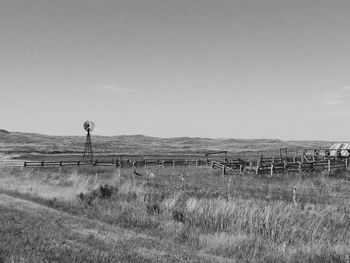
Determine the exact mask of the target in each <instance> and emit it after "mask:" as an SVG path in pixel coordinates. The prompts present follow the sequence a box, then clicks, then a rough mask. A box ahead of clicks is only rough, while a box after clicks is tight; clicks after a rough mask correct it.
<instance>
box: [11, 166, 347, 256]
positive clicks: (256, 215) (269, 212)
mask: <svg viewBox="0 0 350 263" xmlns="http://www.w3.org/2000/svg"><path fill="white" fill-rule="evenodd" d="M145 169H147V171H148V173H151V172H152V173H154V174H155V178H153V179H148V178H147V177H146V178H145V179H141V178H138V177H136V178H135V176H133V175H132V173H131V171H130V170H108V171H107V170H106V171H105V172H103V171H98V172H97V173H98V176H97V180H96V173H95V171H93V172H91V171H90V172H89V173H87V174H84V172H82V171H78V170H73V171H72V170H68V168H67V170H66V171H61V176H58V177H57V171H56V172H55V171H51V172H50V171H46V172H44V171H42V170H35V171H31V172H30V173H29V175H28V171H23V172H20V175H19V174H18V173H19V172H18V171H17V175H16V178H20V179H21V180H24V178H26V179H25V180H28V181H33V180H34V178H36V179H35V180H37V181H36V184H37V185H38V183H39V182H43V180H45V183H44V184H43V187H46V186H47V185H49V186H52V184H53V183H54V182H56V183H55V185H54V188H56V192H59V191H62V189H69V190H67V193H68V192H70V193H72V195H71V197H70V198H71V199H70V205H69V209H67V206H68V205H67V200H68V199H62V200H63V202H61V203H60V202H58V201H59V198H60V195H58V197H56V198H58V199H57V202H56V204H55V206H56V208H57V209H66V210H69V211H71V212H73V213H78V214H81V215H84V216H87V217H89V218H96V219H98V220H100V221H104V222H107V223H108V224H112V225H119V226H123V227H127V228H131V229H135V230H137V231H140V232H143V233H146V234H149V235H153V236H155V237H157V238H162V239H165V240H167V241H169V242H174V243H177V244H179V243H181V244H187V245H188V246H190V247H192V248H193V249H194V250H196V251H198V252H201V251H202V252H205V253H209V254H212V255H220V256H223V257H228V258H234V259H238V260H239V261H242V262H349V257H350V252H349V250H348V248H349V241H348V240H350V216H349V215H350V207H349V206H348V205H346V204H344V203H343V202H341V203H338V204H337V203H333V204H332V205H327V204H324V203H320V204H318V203H315V202H304V203H300V202H299V203H298V205H297V206H295V205H294V204H293V203H291V202H286V201H283V200H273V199H270V200H269V199H266V198H261V199H259V198H253V199H250V198H249V193H248V195H246V194H244V195H243V196H240V195H236V196H234V197H232V198H231V199H227V198H226V197H227V196H225V194H221V195H220V194H219V195H217V196H215V197H213V196H212V195H211V193H209V192H208V189H204V190H203V189H198V188H193V187H189V188H186V187H183V186H182V185H181V181H180V179H179V178H180V176H181V174H184V177H185V180H187V182H190V181H191V182H192V181H193V182H206V181H209V180H210V179H211V184H213V182H215V184H217V186H218V187H221V186H224V185H226V182H227V178H225V177H221V176H219V175H217V174H216V173H215V172H214V173H213V172H212V171H211V170H208V169H204V168H188V169H185V168H183V169H180V170H177V169H173V168H153V169H151V168H145ZM140 173H141V174H144V175H146V174H147V173H146V170H140ZM214 178H215V179H214ZM346 178H347V175H344V177H343V178H342V179H334V178H330V177H326V176H324V175H321V176H313V177H310V178H300V177H290V178H288V179H286V178H278V177H277V178H272V179H268V178H260V179H259V178H252V177H247V178H245V177H239V176H238V177H236V178H233V183H234V184H236V185H237V187H238V186H239V184H240V183H241V184H255V185H259V184H266V182H267V180H270V181H269V183H270V185H272V189H273V187H277V186H283V187H286V186H292V185H296V186H297V187H298V188H301V187H303V189H304V191H306V189H308V188H310V189H312V188H316V187H318V188H320V187H321V188H322V187H323V188H324V189H325V191H323V192H322V193H319V194H320V196H321V197H322V194H323V195H327V196H328V195H337V194H338V193H340V192H341V191H344V190H347V189H349V190H350V187H349V182H348V181H347V179H346ZM25 180H24V181H25ZM162 182H163V183H162ZM105 184H108V185H109V186H110V188H108V189H111V195H110V196H108V198H105V197H104V196H103V194H102V193H101V191H102V190H103V189H102V188H101V186H103V185H105ZM175 186H176V187H175ZM101 189H102V190H101ZM38 191H40V189H39V188H38ZM78 193H83V194H84V196H85V197H84V198H83V199H80V201H79V199H78V198H77V194H78ZM36 194H37V192H34V193H33V195H32V196H30V195H27V196H26V198H34V197H33V196H34V195H36ZM349 197H350V195H349ZM45 198H47V197H45V196H44V197H43V199H41V200H40V199H36V201H37V202H42V203H45V202H46V201H45V200H46V199H45ZM51 200H52V199H51ZM87 200H89V201H87ZM45 204H47V205H49V206H50V203H47V202H46V203H45Z"/></svg>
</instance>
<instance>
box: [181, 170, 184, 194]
mask: <svg viewBox="0 0 350 263" xmlns="http://www.w3.org/2000/svg"><path fill="white" fill-rule="evenodd" d="M184 183H185V179H184V173H181V188H182V190H183V189H184Z"/></svg>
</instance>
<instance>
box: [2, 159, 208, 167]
mask: <svg viewBox="0 0 350 263" xmlns="http://www.w3.org/2000/svg"><path fill="white" fill-rule="evenodd" d="M84 165H85V166H86V165H90V166H91V165H93V166H115V167H120V168H128V167H129V168H130V167H143V166H173V167H174V166H203V165H207V162H206V161H205V160H201V159H196V160H192V159H191V160H188V159H165V160H159V159H157V160H154V159H147V160H146V159H145V160H136V161H133V160H118V159H116V160H111V161H105V160H104V161H99V160H95V161H93V162H82V161H22V165H21V166H24V167H54V166H84ZM0 166H1V163H0Z"/></svg>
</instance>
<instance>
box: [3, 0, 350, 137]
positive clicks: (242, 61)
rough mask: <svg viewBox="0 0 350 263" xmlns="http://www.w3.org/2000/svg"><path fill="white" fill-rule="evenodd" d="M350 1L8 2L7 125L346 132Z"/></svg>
mask: <svg viewBox="0 0 350 263" xmlns="http://www.w3.org/2000/svg"><path fill="white" fill-rule="evenodd" d="M349 26H350V1H348V0H346V1H341V0H338V1H330V0H329V1H324V0H289V1H288V0H256V1H253V0H196V1H195V0H172V1H170V0H139V1H135V0H126V1H118V0H109V1H108V0H59V1H49V0H31V1H27V0H23V1H18V0H0V110H1V113H0V121H1V123H0V128H2V129H6V130H9V131H21V132H34V133H42V134H50V135H84V134H85V132H84V130H83V122H84V121H85V120H93V121H94V122H95V123H96V129H95V131H94V132H93V133H94V134H98V135H108V136H110V135H122V134H130V135H131V134H144V135H149V136H158V137H180V136H189V137H210V138H247V139H254V138H279V139H282V140H331V141H350V125H349V124H348V122H347V121H348V120H349V118H350V103H349V102H350V31H349Z"/></svg>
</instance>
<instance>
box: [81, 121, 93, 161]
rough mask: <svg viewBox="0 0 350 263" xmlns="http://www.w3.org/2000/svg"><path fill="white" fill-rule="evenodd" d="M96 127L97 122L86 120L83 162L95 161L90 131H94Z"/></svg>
mask: <svg viewBox="0 0 350 263" xmlns="http://www.w3.org/2000/svg"><path fill="white" fill-rule="evenodd" d="M94 128H95V123H94V122H93V121H85V122H84V130H85V131H87V134H86V141H85V149H84V156H83V162H84V161H87V162H90V163H92V161H93V155H92V146H91V138H90V132H92V131H93V130H94Z"/></svg>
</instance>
